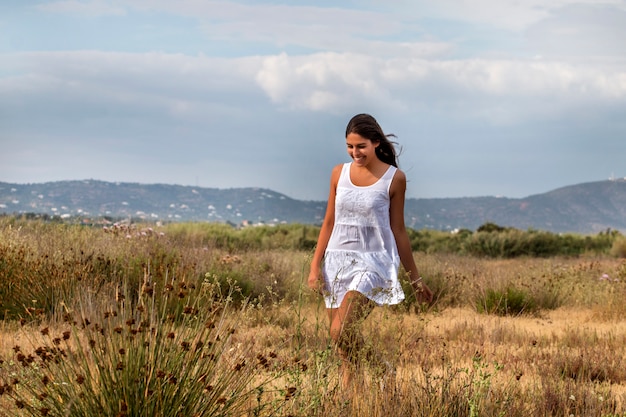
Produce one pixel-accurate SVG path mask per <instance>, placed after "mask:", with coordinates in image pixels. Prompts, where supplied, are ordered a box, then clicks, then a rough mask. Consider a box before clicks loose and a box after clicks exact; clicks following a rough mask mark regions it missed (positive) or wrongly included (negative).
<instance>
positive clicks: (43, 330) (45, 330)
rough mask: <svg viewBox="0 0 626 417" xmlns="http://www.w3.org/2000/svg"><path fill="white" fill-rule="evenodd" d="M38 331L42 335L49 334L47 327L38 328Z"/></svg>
mask: <svg viewBox="0 0 626 417" xmlns="http://www.w3.org/2000/svg"><path fill="white" fill-rule="evenodd" d="M39 332H40V333H41V334H42V335H44V336H48V334H50V329H49V328H47V327H44V328H43V329H41V330H39Z"/></svg>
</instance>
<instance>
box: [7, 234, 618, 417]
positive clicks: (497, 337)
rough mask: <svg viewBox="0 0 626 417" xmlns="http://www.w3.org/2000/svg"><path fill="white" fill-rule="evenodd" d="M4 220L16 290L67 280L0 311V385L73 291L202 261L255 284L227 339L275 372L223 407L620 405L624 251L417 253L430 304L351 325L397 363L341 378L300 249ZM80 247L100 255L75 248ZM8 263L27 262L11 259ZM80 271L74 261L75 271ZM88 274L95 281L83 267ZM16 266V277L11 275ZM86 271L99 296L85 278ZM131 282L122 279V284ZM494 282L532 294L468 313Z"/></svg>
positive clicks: (501, 411) (300, 412)
mask: <svg viewBox="0 0 626 417" xmlns="http://www.w3.org/2000/svg"><path fill="white" fill-rule="evenodd" d="M0 232H2V235H0V238H3V239H4V240H3V242H4V250H5V252H4V253H5V254H7V256H14V258H13V259H10V261H11V262H12V263H7V264H6V265H11V268H13V269H11V271H12V273H13V275H12V276H13V280H14V282H13V283H14V284H21V285H22V287H20V288H25V289H26V288H28V286H29V285H30V284H31V283H37V282H36V280H41V278H40V277H41V276H42V275H41V274H42V273H50V274H51V275H50V276H51V278H50V279H49V280H48V281H46V283H45V284H51V283H54V282H56V281H54V279H58V282H59V283H63V285H64V286H66V287H65V288H67V289H68V290H67V292H59V293H58V296H57V298H55V299H53V300H51V301H50V302H49V304H47V308H46V309H44V311H37V309H34V310H28V309H25V310H23V311H24V314H23V315H22V316H21V317H23V318H24V319H25V320H23V322H24V323H25V324H23V325H21V324H20V320H19V318H16V317H12V318H6V319H4V320H2V321H0V360H1V361H2V363H0V384H4V385H2V386H5V387H6V384H11V381H12V380H13V378H15V377H16V376H19V378H21V379H22V382H23V381H27V380H28V375H29V374H28V372H26V370H24V369H22V368H20V367H21V366H22V365H20V364H19V363H17V361H16V359H15V351H14V347H15V346H18V345H19V346H21V348H22V349H24V350H26V349H27V347H28V346H31V347H32V348H34V347H35V346H36V345H38V344H40V343H42V341H43V340H44V339H45V338H44V336H43V335H41V334H40V330H41V329H42V328H48V329H49V332H50V333H53V334H61V333H62V332H64V331H67V324H65V323H63V321H62V320H61V317H60V316H61V314H60V313H59V311H56V310H54V308H55V305H54V302H60V301H61V298H63V297H68V296H70V295H71V296H72V297H74V298H72V299H71V300H70V299H67V300H66V299H63V300H62V301H63V303H65V304H64V305H65V306H66V308H71V306H76V305H78V304H81V305H82V306H86V308H87V309H88V310H89V312H90V315H91V316H98V315H101V314H102V312H103V311H105V310H103V309H105V308H106V306H107V304H109V303H110V301H111V300H110V299H111V297H112V294H113V293H112V292H111V291H112V288H114V285H119V280H124V279H125V277H127V276H129V274H130V273H131V272H134V271H139V272H140V273H143V272H142V271H147V273H148V275H147V276H150V277H151V279H154V283H155V286H157V287H158V285H161V286H162V285H163V284H164V283H166V282H169V281H167V280H170V281H171V282H175V283H180V282H181V280H182V281H184V282H187V283H190V282H194V280H198V279H204V277H205V275H206V273H207V272H209V275H210V276H212V277H213V278H215V279H221V278H224V277H227V278H228V279H234V280H238V281H239V282H240V283H241V284H242V285H243V286H244V287H246V288H248V290H249V294H251V295H252V296H253V300H252V301H251V303H250V305H248V307H247V308H236V309H233V310H232V315H233V316H235V315H236V322H237V328H236V332H234V334H232V340H230V343H231V346H232V347H233V349H234V351H236V353H237V355H239V356H241V357H244V358H245V361H246V363H247V364H248V365H250V366H251V368H249V369H250V370H251V371H252V370H254V372H256V373H257V374H255V376H254V378H253V380H254V381H268V380H269V381H271V382H270V383H264V384H263V385H258V386H255V385H254V383H253V384H252V385H250V388H252V389H254V390H255V391H254V395H252V396H251V397H250V398H249V399H247V400H246V401H248V404H249V406H248V407H245V408H244V410H245V411H240V413H239V414H224V415H249V416H270V415H272V416H284V417H286V416H327V415H336V416H353V415H359V416H389V415H393V416H442V417H443V416H446V417H448V416H494V415H503V416H504V415H506V416H570V415H575V416H606V417H608V416H626V348H625V346H626V303H625V302H624V300H626V261H624V260H619V259H615V258H609V257H606V258H600V257H582V258H551V259H533V258H526V259H515V260H485V259H477V258H472V257H462V256H455V255H425V254H416V255H415V256H416V261H417V263H418V265H419V266H420V269H421V273H422V275H423V276H424V277H425V279H426V281H427V282H428V284H429V286H431V288H433V289H434V290H435V292H436V295H437V301H436V303H435V304H434V306H432V307H431V308H430V309H428V310H427V311H419V309H416V308H415V306H414V305H411V303H410V300H409V301H408V302H407V303H405V304H404V305H401V306H398V307H390V308H389V307H388V308H377V309H375V311H374V312H373V313H372V314H371V315H370V316H369V317H368V318H367V320H366V321H365V322H364V323H363V329H362V330H363V334H364V336H365V339H366V341H367V347H368V348H370V349H373V350H374V351H376V352H379V353H380V354H381V355H383V356H384V357H385V358H387V360H388V361H389V362H391V363H392V364H393V365H394V366H395V369H396V374H395V376H393V377H391V376H389V375H387V376H384V378H381V375H380V370H379V369H374V368H373V366H372V365H371V364H369V363H364V364H362V366H361V368H360V370H359V372H358V373H357V378H356V382H355V384H354V386H353V388H352V389H348V390H341V389H339V383H338V369H337V366H338V363H337V357H336V355H335V354H334V352H333V350H332V346H330V344H329V337H328V328H327V317H326V312H325V310H324V308H323V306H322V303H321V300H320V299H319V298H317V296H315V295H314V294H312V293H310V292H308V291H307V290H306V288H304V286H303V282H304V280H305V278H306V273H307V267H308V260H309V257H310V253H309V252H301V251H287V250H284V249H280V250H278V249H277V250H271V251H258V250H240V251H228V250H224V249H219V248H212V247H208V246H206V245H205V243H204V241H203V240H202V239H199V241H200V242H201V244H199V245H197V244H196V243H184V242H180V241H168V240H167V237H166V238H162V237H155V238H154V239H153V240H150V238H148V239H146V238H144V237H142V238H140V239H127V238H125V236H113V235H111V234H106V235H103V234H98V232H94V231H89V230H85V231H83V230H71V232H70V233H66V234H64V233H65V232H64V229H60V230H57V229H54V230H52V232H51V231H49V230H43V231H41V230H38V229H34V231H28V230H21V231H20V230H18V229H16V228H12V229H4V230H0ZM42 233H50V234H51V237H52V239H51V240H49V241H50V242H53V243H52V244H48V243H45V242H47V241H48V240H46V239H42V238H41V236H40V235H41V234H42ZM62 238H65V240H63V239H62ZM0 243H2V242H0ZM0 246H1V245H0ZM59 248H61V249H59ZM81 248H82V250H81ZM83 250H84V253H82V252H83ZM91 254H93V256H94V259H97V258H101V259H102V261H101V262H100V263H95V264H94V263H90V262H87V261H86V260H85V258H86V257H87V256H89V255H91ZM55 259H57V260H58V261H56V260H55ZM20 262H25V264H26V265H31V266H34V267H36V271H35V272H33V271H22V270H19V269H18V266H19V265H21V264H20ZM142 263H143V264H148V263H149V268H147V267H146V265H142ZM41 265H44V266H45V268H43V267H41V268H40V266H41ZM94 265H95V266H94ZM76 268H79V269H76ZM77 270H83V271H85V273H84V274H83V275H81V276H80V279H79V280H77V279H76V271H77ZM105 272H106V274H105ZM97 274H100V275H97ZM107 274H108V275H107ZM96 275H97V276H98V280H94V279H91V278H93V277H95V276H96ZM174 275H175V276H176V277H175V278H174ZM141 276H142V277H143V275H141ZM22 277H23V278H24V279H25V280H26V281H24V282H20V279H22ZM606 277H608V278H610V279H607V278H606ZM107 279H111V282H108V281H107ZM141 279H143V278H141ZM24 283H25V284H26V285H24ZM94 283H97V284H98V285H99V292H98V293H97V294H96V293H90V292H89V291H87V289H89V288H90V286H92V285H94ZM140 284H141V281H139V284H137V282H134V285H135V287H134V288H137V285H139V286H141V285H140ZM38 285H41V286H42V287H43V285H44V284H41V283H39V284H38ZM506 288H515V289H517V290H519V291H522V292H523V293H524V294H526V295H527V296H528V297H529V298H530V299H532V300H533V302H535V303H536V307H537V308H535V309H534V310H532V311H523V312H522V313H519V314H515V315H495V314H481V313H478V311H479V310H480V308H478V307H480V305H481V303H486V302H487V301H486V298H485V294H486V293H487V292H488V291H489V290H496V291H500V290H503V289H506ZM53 289H54V287H53ZM63 294H66V295H63ZM85 294H91V295H89V296H87V295H85ZM186 296H187V297H188V298H187V299H189V300H194V298H190V297H191V294H188V295H186ZM24 299H25V300H28V299H29V298H28V296H26V295H25V296H24ZM5 301H6V300H5ZM155 301H156V302H157V304H158V305H161V306H164V307H163V308H165V307H168V305H166V304H163V303H160V302H159V300H155ZM68 306H69V307H68ZM58 307H59V306H58V305H57V308H58ZM169 307H172V308H174V307H175V306H174V305H172V306H169ZM169 307H168V308H169ZM200 307H201V305H200ZM416 310H417V311H419V313H416V312H415V311H416ZM186 329H187V330H185V331H187V332H188V331H189V327H187V328H186ZM77 340H79V339H77ZM170 360H174V359H170ZM246 369H248V368H246ZM22 382H20V384H21V383H22ZM70 382H71V381H70ZM381 383H384V389H381ZM18 389H19V384H18ZM20 415H21V414H20V410H18V409H16V403H15V400H14V399H13V398H10V397H9V396H7V395H6V394H5V395H0V416H7V417H9V416H10V417H13V416H20ZM22 415H26V414H22ZM35 415H36V414H35Z"/></svg>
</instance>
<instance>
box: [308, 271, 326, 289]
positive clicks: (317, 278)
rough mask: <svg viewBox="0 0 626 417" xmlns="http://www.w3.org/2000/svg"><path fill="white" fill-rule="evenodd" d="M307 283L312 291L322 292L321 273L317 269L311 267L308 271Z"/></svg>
mask: <svg viewBox="0 0 626 417" xmlns="http://www.w3.org/2000/svg"><path fill="white" fill-rule="evenodd" d="M307 285H308V287H309V289H311V290H312V291H314V292H316V293H319V294H321V293H322V274H321V273H320V271H319V270H314V269H312V270H311V272H309V279H308V280H307Z"/></svg>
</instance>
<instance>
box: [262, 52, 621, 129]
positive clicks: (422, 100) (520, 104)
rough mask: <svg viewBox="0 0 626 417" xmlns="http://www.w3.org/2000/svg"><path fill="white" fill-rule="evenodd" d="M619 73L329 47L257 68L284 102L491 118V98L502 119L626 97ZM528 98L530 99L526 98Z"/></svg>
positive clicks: (275, 99)
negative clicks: (438, 108) (372, 105)
mask: <svg viewBox="0 0 626 417" xmlns="http://www.w3.org/2000/svg"><path fill="white" fill-rule="evenodd" d="M625 80H626V71H624V70H623V69H622V70H619V69H611V68H598V67H582V66H575V65H569V64H565V63H559V62H536V61H532V60H529V61H520V60H518V61H504V60H501V61H494V60H492V61H488V60H480V59H470V60H454V61H429V60H417V59H402V58H397V59H392V60H384V59H380V58H375V57H371V56H367V55H357V54H332V53H325V54H314V55H311V56H306V57H303V56H296V57H291V56H288V55H286V54H281V55H278V56H273V57H267V58H265V59H264V60H263V65H262V67H261V69H260V71H259V73H258V75H257V81H258V82H259V85H260V86H261V87H262V88H263V89H264V91H265V92H266V93H267V94H268V96H269V97H270V98H271V99H272V101H273V102H275V103H277V104H279V105H282V106H285V107H287V108H294V109H302V108H306V109H309V110H314V111H331V112H332V111H338V112H340V111H344V110H345V109H346V108H351V107H355V106H356V105H358V103H359V102H378V103H380V105H381V106H383V107H384V106H387V107H391V108H395V109H405V110H407V109H413V108H415V106H420V105H421V106H424V107H428V105H429V103H448V104H447V105H446V106H447V108H448V110H458V111H459V112H460V114H462V115H464V116H463V117H467V116H468V115H469V116H471V115H476V116H479V117H481V118H482V117H488V118H491V119H494V120H493V121H495V122H497V117H494V116H495V115H494V114H493V113H492V112H491V111H487V112H486V114H483V112H484V110H485V109H491V108H493V107H494V106H496V107H498V108H500V109H501V110H505V113H506V114H507V117H506V119H507V120H506V121H507V123H510V122H520V121H522V120H525V119H526V118H527V117H529V116H531V115H532V116H533V117H541V112H542V111H547V110H549V112H550V114H551V115H552V116H553V115H554V113H555V112H567V111H569V110H571V108H572V107H573V106H584V105H586V104H588V103H590V102H598V101H600V102H601V101H607V100H609V101H612V100H621V101H625V100H626V83H625ZM529 101H530V102H532V103H534V104H533V105H531V106H528V104H529ZM478 103H482V105H483V106H486V107H480V106H477V104H478ZM464 109H465V110H464ZM507 109H508V110H507ZM503 114H504V113H503Z"/></svg>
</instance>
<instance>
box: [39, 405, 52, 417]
mask: <svg viewBox="0 0 626 417" xmlns="http://www.w3.org/2000/svg"><path fill="white" fill-rule="evenodd" d="M39 412H40V413H41V415H42V416H47V415H48V414H49V413H50V409H49V408H47V407H41V408H40V409H39Z"/></svg>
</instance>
